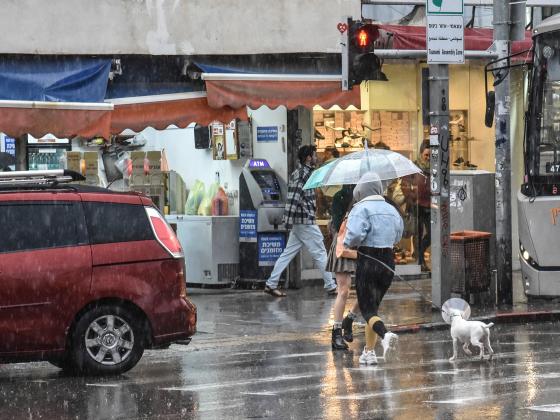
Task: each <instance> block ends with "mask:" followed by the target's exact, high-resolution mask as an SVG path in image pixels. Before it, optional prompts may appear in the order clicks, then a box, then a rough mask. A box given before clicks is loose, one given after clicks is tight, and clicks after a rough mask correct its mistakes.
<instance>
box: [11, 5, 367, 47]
mask: <svg viewBox="0 0 560 420" xmlns="http://www.w3.org/2000/svg"><path fill="white" fill-rule="evenodd" d="M0 10H1V13H0V27H1V28H2V42H1V43H0V53H20V54H21V53H28V54H151V55H161V54H170V55H175V54H177V55H195V54H224V53H227V54H258V53H283V52H293V53H296V52H340V42H339V38H340V34H339V32H338V30H337V23H338V22H340V21H341V20H342V17H343V16H354V17H357V18H359V17H360V14H361V7H360V0H302V1H294V0H210V1H209V0H182V1H181V0H121V1H117V0H95V1H92V0H48V1H45V0H0Z"/></svg>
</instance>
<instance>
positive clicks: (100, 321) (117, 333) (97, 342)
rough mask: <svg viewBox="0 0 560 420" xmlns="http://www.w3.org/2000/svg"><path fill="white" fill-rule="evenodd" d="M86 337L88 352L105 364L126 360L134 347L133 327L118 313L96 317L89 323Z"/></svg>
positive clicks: (111, 364) (112, 364)
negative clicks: (117, 314)
mask: <svg viewBox="0 0 560 420" xmlns="http://www.w3.org/2000/svg"><path fill="white" fill-rule="evenodd" d="M84 339H85V347H86V350H87V352H88V354H89V355H90V356H91V358H92V359H94V360H95V361H97V362H98V363H101V364H103V365H109V366H114V365H118V364H119V363H122V362H124V361H125V360H126V359H127V358H128V357H129V356H130V354H131V352H132V349H133V348H134V333H133V331H132V328H131V327H130V325H128V323H127V322H126V321H125V320H124V319H123V318H121V317H119V316H116V315H104V316H101V317H99V318H96V319H95V320H94V321H92V322H91V323H90V324H89V326H88V328H87V330H86V334H85V337H84Z"/></svg>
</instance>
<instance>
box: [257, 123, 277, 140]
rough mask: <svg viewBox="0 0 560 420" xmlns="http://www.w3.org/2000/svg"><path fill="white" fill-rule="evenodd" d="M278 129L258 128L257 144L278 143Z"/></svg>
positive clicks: (270, 127) (274, 127) (273, 127)
mask: <svg viewBox="0 0 560 420" xmlns="http://www.w3.org/2000/svg"><path fill="white" fill-rule="evenodd" d="M277 141H278V127H277V126H269V127H257V142H277Z"/></svg>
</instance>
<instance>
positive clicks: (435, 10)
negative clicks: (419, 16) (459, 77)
mask: <svg viewBox="0 0 560 420" xmlns="http://www.w3.org/2000/svg"><path fill="white" fill-rule="evenodd" d="M426 11H427V19H426V49H427V50H428V64H463V63H464V62H465V25H464V20H463V0H427V3H426Z"/></svg>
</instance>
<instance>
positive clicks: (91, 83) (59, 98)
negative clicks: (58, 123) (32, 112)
mask: <svg viewBox="0 0 560 420" xmlns="http://www.w3.org/2000/svg"><path fill="white" fill-rule="evenodd" d="M110 67H111V60H110V59H105V58H92V57H67V56H41V55H35V56H29V55H21V56H19V55H18V56H11V55H9V56H4V57H0V99H6V100H17V101H52V102H103V99H104V98H105V93H106V90H107V81H108V79H109V70H110Z"/></svg>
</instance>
